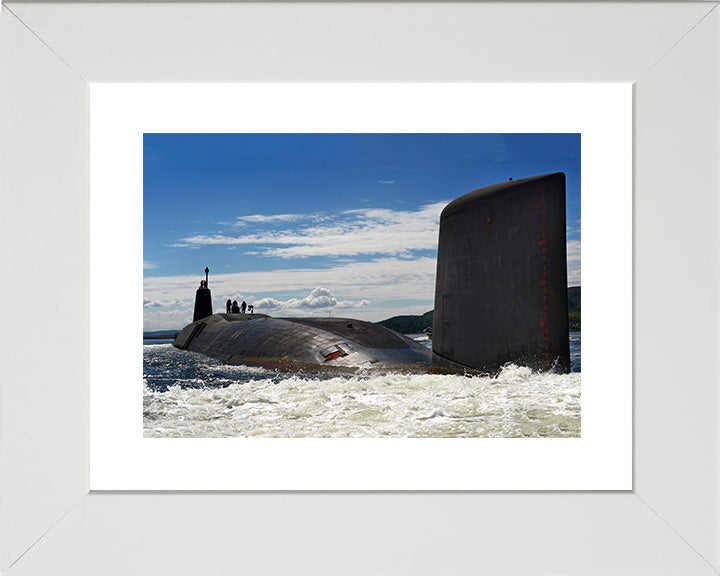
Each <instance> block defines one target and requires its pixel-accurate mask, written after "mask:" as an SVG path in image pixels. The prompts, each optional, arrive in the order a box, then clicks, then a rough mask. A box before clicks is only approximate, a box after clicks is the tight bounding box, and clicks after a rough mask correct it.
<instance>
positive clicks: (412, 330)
mask: <svg viewBox="0 0 720 576" xmlns="http://www.w3.org/2000/svg"><path fill="white" fill-rule="evenodd" d="M376 324H380V325H381V326H385V328H390V329H391V330H395V331H396V332H400V333H401V334H421V333H422V331H423V330H425V328H430V329H431V330H432V325H433V311H432V310H430V312H425V314H423V315H422V316H393V317H392V318H388V319H387V320H381V321H380V322H376Z"/></svg>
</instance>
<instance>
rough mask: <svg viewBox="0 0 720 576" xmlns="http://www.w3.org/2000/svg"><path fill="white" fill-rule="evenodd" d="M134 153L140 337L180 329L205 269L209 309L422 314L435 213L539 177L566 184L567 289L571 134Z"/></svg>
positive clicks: (296, 137) (302, 139)
mask: <svg viewBox="0 0 720 576" xmlns="http://www.w3.org/2000/svg"><path fill="white" fill-rule="evenodd" d="M143 156H144V158H143V198H144V200H143V203H144V206H143V226H144V238H143V246H144V253H143V260H144V262H143V269H144V270H143V271H144V303H143V304H144V312H145V314H144V326H145V330H162V329H177V328H181V327H182V326H184V325H185V324H187V323H188V322H190V321H191V319H192V305H193V301H194V293H195V289H196V288H197V286H198V285H199V281H200V279H201V278H202V277H203V276H204V273H203V270H204V269H205V267H206V266H208V267H209V268H210V288H211V290H212V294H213V304H214V308H215V309H216V310H219V309H220V308H222V309H223V310H224V302H225V300H227V299H228V298H230V299H236V300H238V302H240V301H242V300H245V301H246V302H247V303H248V304H251V303H252V304H254V305H255V309H256V311H257V312H263V313H267V314H271V315H274V316H328V315H331V316H347V317H352V318H360V319H365V320H371V321H377V320H382V319H384V318H389V317H391V316H395V315H398V314H422V313H424V312H427V311H428V310H431V309H432V308H433V298H434V284H435V258H436V255H437V226H438V221H439V215H440V212H441V210H442V208H443V207H444V206H445V205H446V204H447V203H448V202H450V201H451V200H453V199H454V198H457V197H458V196H461V195H463V194H465V193H467V192H470V191H471V190H475V189H477V188H481V187H483V186H488V185H491V184H495V183H497V182H502V181H506V180H507V179H508V178H511V177H512V178H513V179H519V178H524V177H527V176H534V175H538V174H546V173H550V172H565V174H566V177H567V224H568V280H569V281H568V283H569V285H571V286H577V285H580V135H579V134H145V135H144V145H143Z"/></svg>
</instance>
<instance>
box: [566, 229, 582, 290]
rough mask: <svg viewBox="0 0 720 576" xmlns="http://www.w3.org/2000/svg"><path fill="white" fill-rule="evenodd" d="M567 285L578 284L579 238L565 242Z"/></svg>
mask: <svg viewBox="0 0 720 576" xmlns="http://www.w3.org/2000/svg"><path fill="white" fill-rule="evenodd" d="M567 273H568V286H580V240H568V243H567Z"/></svg>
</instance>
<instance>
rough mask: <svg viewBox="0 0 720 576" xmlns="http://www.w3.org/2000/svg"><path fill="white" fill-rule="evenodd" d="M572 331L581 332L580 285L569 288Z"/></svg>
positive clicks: (569, 313)
mask: <svg viewBox="0 0 720 576" xmlns="http://www.w3.org/2000/svg"><path fill="white" fill-rule="evenodd" d="M568 320H569V321H570V332H580V286H573V287H571V288H568Z"/></svg>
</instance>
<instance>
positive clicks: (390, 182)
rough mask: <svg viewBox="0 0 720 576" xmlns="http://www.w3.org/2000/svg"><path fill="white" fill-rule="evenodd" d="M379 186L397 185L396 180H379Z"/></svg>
mask: <svg viewBox="0 0 720 576" xmlns="http://www.w3.org/2000/svg"><path fill="white" fill-rule="evenodd" d="M378 184H395V180H378Z"/></svg>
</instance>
